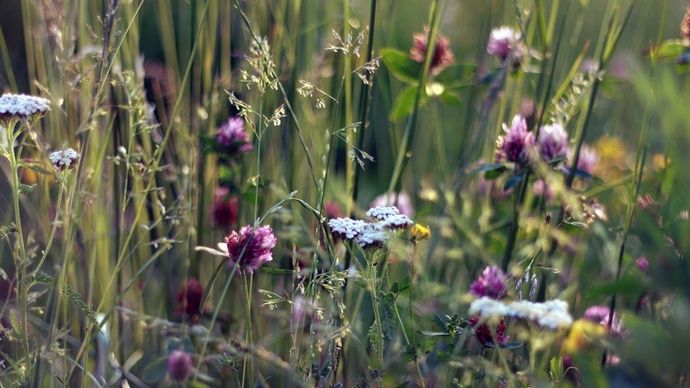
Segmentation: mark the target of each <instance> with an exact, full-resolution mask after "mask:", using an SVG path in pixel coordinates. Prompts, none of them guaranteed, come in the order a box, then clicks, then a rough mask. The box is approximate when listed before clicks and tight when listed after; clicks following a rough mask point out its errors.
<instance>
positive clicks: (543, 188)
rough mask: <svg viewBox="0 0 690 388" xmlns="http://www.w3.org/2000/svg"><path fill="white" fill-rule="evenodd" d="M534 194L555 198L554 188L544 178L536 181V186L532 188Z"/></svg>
mask: <svg viewBox="0 0 690 388" xmlns="http://www.w3.org/2000/svg"><path fill="white" fill-rule="evenodd" d="M532 189H533V191H534V195H538V196H544V197H545V198H546V199H551V198H553V188H551V186H549V184H548V183H546V181H544V180H543V179H537V180H536V181H535V182H534V187H533V188H532Z"/></svg>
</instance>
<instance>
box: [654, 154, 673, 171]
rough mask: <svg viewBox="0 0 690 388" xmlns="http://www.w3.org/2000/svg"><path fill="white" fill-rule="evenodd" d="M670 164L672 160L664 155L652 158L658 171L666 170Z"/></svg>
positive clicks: (655, 155)
mask: <svg viewBox="0 0 690 388" xmlns="http://www.w3.org/2000/svg"><path fill="white" fill-rule="evenodd" d="M670 162H671V160H670V159H669V158H668V156H666V155H664V154H659V153H657V154H654V156H652V166H654V169H655V170H657V171H661V170H664V169H666V168H667V167H668V165H669V164H670Z"/></svg>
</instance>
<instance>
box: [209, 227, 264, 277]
mask: <svg viewBox="0 0 690 388" xmlns="http://www.w3.org/2000/svg"><path fill="white" fill-rule="evenodd" d="M277 242H278V240H277V239H276V236H274V235H273V230H272V229H271V227H270V226H260V227H258V228H256V229H254V228H253V227H251V226H249V225H247V226H245V227H243V228H242V229H240V231H239V233H238V232H235V231H233V232H232V233H230V235H229V236H228V237H226V238H225V243H220V244H218V247H219V248H220V250H221V251H223V252H225V253H226V254H227V255H228V258H229V259H230V263H229V266H230V267H232V266H234V265H238V266H239V269H240V270H242V271H247V272H254V271H256V270H257V269H258V268H259V267H260V266H261V265H262V264H263V263H267V262H269V261H271V260H273V256H272V255H273V248H275V246H276V243H277Z"/></svg>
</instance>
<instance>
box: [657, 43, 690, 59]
mask: <svg viewBox="0 0 690 388" xmlns="http://www.w3.org/2000/svg"><path fill="white" fill-rule="evenodd" d="M688 49H689V48H688V46H686V45H685V43H684V42H683V41H682V40H680V39H669V40H666V41H664V42H663V43H661V45H660V46H658V47H655V48H654V49H652V51H651V53H650V57H651V58H652V60H664V59H675V58H676V57H678V56H679V55H681V54H683V53H684V52H685V51H686V50H688Z"/></svg>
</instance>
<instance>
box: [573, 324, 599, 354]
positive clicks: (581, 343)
mask: <svg viewBox="0 0 690 388" xmlns="http://www.w3.org/2000/svg"><path fill="white" fill-rule="evenodd" d="M605 335H606V328H604V327H602V326H601V325H599V324H598V323H594V322H592V321H590V320H587V319H578V320H577V321H575V322H574V323H573V326H572V327H571V328H570V332H569V333H568V337H567V338H566V340H565V341H564V342H563V350H564V351H566V352H568V353H571V354H572V353H577V352H579V351H580V350H582V349H583V348H585V347H586V346H587V345H589V344H590V343H592V341H593V340H595V339H599V338H601V337H603V336H605Z"/></svg>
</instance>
